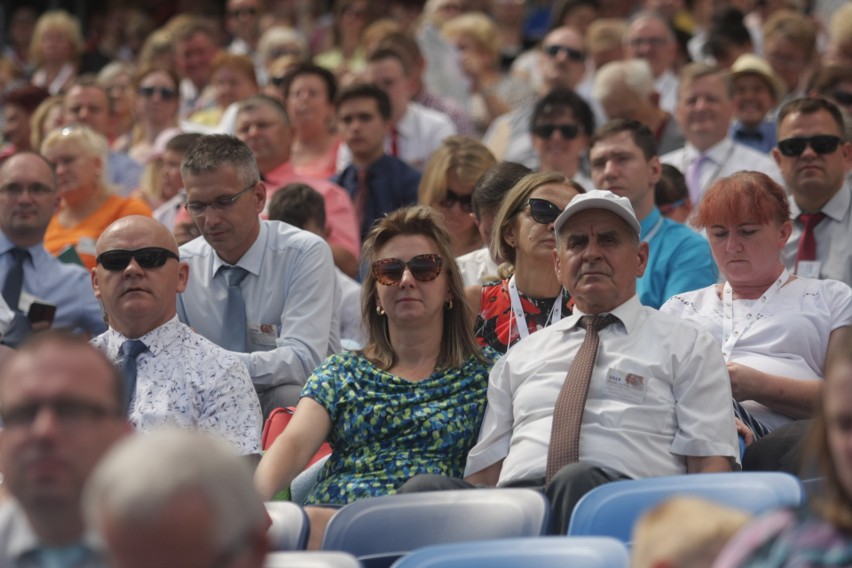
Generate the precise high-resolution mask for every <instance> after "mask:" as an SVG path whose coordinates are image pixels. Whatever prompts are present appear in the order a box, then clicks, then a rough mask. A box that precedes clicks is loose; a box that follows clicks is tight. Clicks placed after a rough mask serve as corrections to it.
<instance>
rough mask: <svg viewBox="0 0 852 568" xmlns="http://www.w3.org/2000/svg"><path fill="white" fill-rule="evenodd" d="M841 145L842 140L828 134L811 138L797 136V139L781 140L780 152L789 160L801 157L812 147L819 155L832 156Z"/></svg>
mask: <svg viewBox="0 0 852 568" xmlns="http://www.w3.org/2000/svg"><path fill="white" fill-rule="evenodd" d="M840 143H841V140H840V138H838V137H837V136H830V135H828V134H821V135H819V136H811V137H810V138H804V137H801V136H796V137H795V138H787V139H786V140H779V141H778V150H779V151H780V152H781V153H782V154H784V155H785V156H787V157H788V158H795V157H796V156H801V155H802V152H804V151H805V148H806V147H807V146H810V147H811V149H812V150H813V151H814V152H816V153H817V154H831V153H832V152H834V151H835V150H837V147H838V146H839V145H840Z"/></svg>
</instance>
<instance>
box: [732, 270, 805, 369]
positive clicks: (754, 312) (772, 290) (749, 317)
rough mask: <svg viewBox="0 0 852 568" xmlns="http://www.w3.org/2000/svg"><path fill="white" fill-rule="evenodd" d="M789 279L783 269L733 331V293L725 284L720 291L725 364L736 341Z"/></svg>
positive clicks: (787, 273) (788, 275)
mask: <svg viewBox="0 0 852 568" xmlns="http://www.w3.org/2000/svg"><path fill="white" fill-rule="evenodd" d="M789 279H790V274H789V272H787V269H786V268H785V269H784V270H783V271H782V272H781V275H780V276H779V277H778V279H777V280H776V281H775V282H774V283H773V284H772V286H770V287H769V289H768V290H767V291H766V292H764V293H763V294H762V295H761V296H760V298H758V300H757V302H755V304H754V305H753V306H752V309H751V310H750V311H749V312H748V313H747V314H746V321H745V322H744V323H743V324H741V325H740V328H739V329H734V291H733V289H732V288H731V284H730V283H729V282H725V286H724V288H723V289H722V304H723V305H722V355H724V356H725V361H726V362H727V361H730V359H731V353H733V351H734V346H735V345H736V344H737V341H738V340H739V339H740V338H741V337H742V336H743V335H745V332H746V331H748V328H750V327H751V324H753V323H754V322H755V320H757V319H759V318H760V314H761V311H762V310H763V308H764V306H766V304H767V303H768V302H769V300H771V299H772V298H773V297H774V296H775V295H776V294H778V292H779V291H780V290H781V287H782V286H784V283H785V282H787V280H789Z"/></svg>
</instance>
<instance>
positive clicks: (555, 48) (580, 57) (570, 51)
mask: <svg viewBox="0 0 852 568" xmlns="http://www.w3.org/2000/svg"><path fill="white" fill-rule="evenodd" d="M541 49H542V51H544V52H545V53H546V54H547V55H548V56H549V57H553V58H556V57H557V56H558V55H559V53H560V52H562V53H564V54H565V57H567V58H568V59H570V60H571V61H577V62H579V61H585V60H586V54H585V53H583V52H582V51H580V50H579V49H574V48H573V47H568V46H567V45H547V46H544V47H543V48H541Z"/></svg>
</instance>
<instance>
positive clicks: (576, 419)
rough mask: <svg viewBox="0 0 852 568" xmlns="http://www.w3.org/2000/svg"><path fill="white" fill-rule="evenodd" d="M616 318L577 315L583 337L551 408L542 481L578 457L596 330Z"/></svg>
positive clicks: (595, 350)
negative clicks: (547, 445)
mask: <svg viewBox="0 0 852 568" xmlns="http://www.w3.org/2000/svg"><path fill="white" fill-rule="evenodd" d="M617 321H618V318H617V317H615V316H614V315H612V314H606V315H603V316H583V317H581V318H580V321H579V323H580V325H582V326H583V327H584V328H586V337H584V338H583V344H582V345H580V349H579V350H578V351H577V354H576V355H575V356H574V361H572V362H571V368H569V369H568V375H567V376H566V377H565V382H564V383H562V389H560V391H559V397H557V399H556V406H555V407H554V408H553V426H551V430H550V447H549V448H548V450H547V471H546V477H545V483H550V480H551V479H552V478H553V476H554V475H555V474H556V472H558V471H559V470H560V469H562V467H563V466H565V465H568V464H569V463H575V462H577V461H579V459H580V426H581V425H582V422H583V411H584V410H585V407H586V396H587V395H588V394H589V382H590V381H591V379H592V371H593V370H594V368H595V358H596V357H597V354H598V343H599V341H600V340H599V337H598V331H600V330H601V329H603V328H605V327H606V326H608V325H610V324H612V323H615V322H617Z"/></svg>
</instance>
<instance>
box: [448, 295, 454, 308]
mask: <svg viewBox="0 0 852 568" xmlns="http://www.w3.org/2000/svg"><path fill="white" fill-rule="evenodd" d="M447 309H448V310H452V309H453V299H452V298H450V299H449V300H448V301H447Z"/></svg>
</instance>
